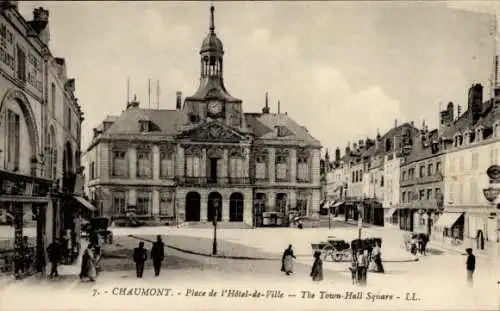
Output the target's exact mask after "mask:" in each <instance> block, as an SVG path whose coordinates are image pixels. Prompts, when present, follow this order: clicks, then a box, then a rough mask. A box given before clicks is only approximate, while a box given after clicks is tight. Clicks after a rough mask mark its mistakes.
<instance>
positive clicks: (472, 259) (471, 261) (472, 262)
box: [465, 248, 476, 286]
mask: <svg viewBox="0 0 500 311" xmlns="http://www.w3.org/2000/svg"><path fill="white" fill-rule="evenodd" d="M465 251H466V252H467V262H466V266H467V283H468V284H469V286H472V285H473V282H474V279H473V276H474V270H476V256H474V255H473V254H472V248H468V249H466V250H465Z"/></svg>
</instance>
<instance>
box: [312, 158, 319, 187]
mask: <svg viewBox="0 0 500 311" xmlns="http://www.w3.org/2000/svg"><path fill="white" fill-rule="evenodd" d="M319 162H320V149H313V150H312V161H311V177H312V182H313V184H314V185H315V186H319V185H320V184H321V176H320V167H319V166H320V164H319Z"/></svg>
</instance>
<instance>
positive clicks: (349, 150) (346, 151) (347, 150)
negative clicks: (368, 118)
mask: <svg viewBox="0 0 500 311" xmlns="http://www.w3.org/2000/svg"><path fill="white" fill-rule="evenodd" d="M350 153H351V147H349V143H347V147H345V154H346V155H349V154H350Z"/></svg>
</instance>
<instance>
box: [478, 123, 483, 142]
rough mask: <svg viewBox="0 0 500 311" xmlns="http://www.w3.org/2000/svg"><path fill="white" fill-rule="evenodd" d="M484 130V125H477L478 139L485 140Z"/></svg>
mask: <svg viewBox="0 0 500 311" xmlns="http://www.w3.org/2000/svg"><path fill="white" fill-rule="evenodd" d="M483 130H484V128H483V127H482V126H478V127H477V129H476V141H481V140H483Z"/></svg>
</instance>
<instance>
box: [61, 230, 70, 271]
mask: <svg viewBox="0 0 500 311" xmlns="http://www.w3.org/2000/svg"><path fill="white" fill-rule="evenodd" d="M69 239H70V237H69V236H68V233H67V232H66V231H65V233H64V235H63V236H62V239H61V248H62V260H63V263H64V264H69V263H70V252H69V246H70V243H69Z"/></svg>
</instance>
